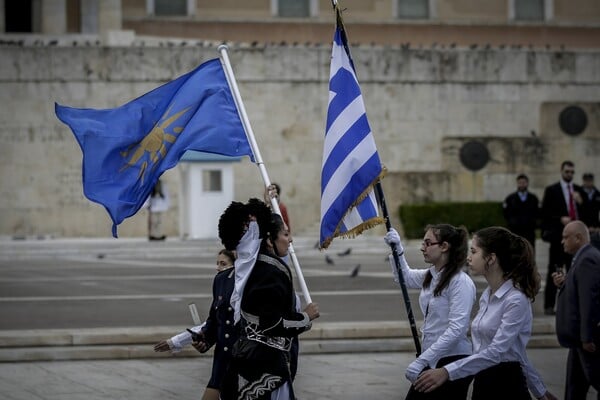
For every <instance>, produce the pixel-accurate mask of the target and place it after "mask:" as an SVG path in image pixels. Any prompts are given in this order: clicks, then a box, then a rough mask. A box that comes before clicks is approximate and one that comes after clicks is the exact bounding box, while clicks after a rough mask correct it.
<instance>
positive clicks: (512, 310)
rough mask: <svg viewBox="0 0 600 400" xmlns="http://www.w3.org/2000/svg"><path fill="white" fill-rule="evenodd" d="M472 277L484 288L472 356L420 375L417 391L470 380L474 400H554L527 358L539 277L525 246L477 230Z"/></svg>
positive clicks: (511, 237) (508, 235) (497, 232)
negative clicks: (483, 283)
mask: <svg viewBox="0 0 600 400" xmlns="http://www.w3.org/2000/svg"><path fill="white" fill-rule="evenodd" d="M467 261H468V264H469V267H470V268H471V271H472V272H473V274H474V275H483V277H484V278H485V280H486V281H487V283H488V287H487V288H486V289H485V290H484V292H483V293H482V294H481V297H480V299H479V311H478V312H477V315H476V316H475V318H474V319H473V322H472V324H471V337H472V339H473V354H472V355H470V356H469V357H466V358H463V359H461V360H458V361H454V362H452V363H450V364H447V365H445V366H443V367H441V368H436V369H432V370H428V371H425V372H423V373H422V374H421V375H420V376H419V378H418V379H417V380H416V382H415V383H414V386H415V389H416V390H418V391H420V392H424V393H430V392H432V391H435V390H437V389H438V388H439V387H440V386H441V385H444V384H445V383H446V382H448V381H455V380H457V379H461V378H464V377H467V376H474V379H473V393H472V399H473V400H504V399H512V400H525V399H531V396H530V394H529V390H531V392H532V393H533V394H534V395H535V397H536V398H538V399H544V400H555V399H556V397H555V396H554V395H553V394H552V393H550V392H548V391H547V389H546V387H545V386H544V383H543V382H542V379H541V377H540V376H539V374H538V373H537V371H536V370H535V369H534V368H533V366H532V365H531V364H530V362H529V360H528V359H527V353H526V350H525V349H526V346H527V342H528V341H529V337H530V336H531V324H532V320H533V313H532V310H531V302H532V301H533V300H534V299H535V296H536V294H537V293H538V291H539V289H540V274H539V273H538V271H537V268H536V266H535V258H534V256H533V248H532V247H531V244H529V242H528V241H527V240H526V239H525V238H523V237H521V236H518V235H515V234H514V233H512V232H510V231H509V230H508V229H506V228H502V227H497V226H493V227H489V228H484V229H481V230H479V231H478V232H477V233H475V235H474V236H473V240H472V243H471V251H470V255H469V257H468V259H467Z"/></svg>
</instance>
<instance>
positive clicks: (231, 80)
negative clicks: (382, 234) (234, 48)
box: [217, 44, 312, 304]
mask: <svg viewBox="0 0 600 400" xmlns="http://www.w3.org/2000/svg"><path fill="white" fill-rule="evenodd" d="M217 50H218V52H219V55H220V60H221V65H222V66H223V70H224V71H225V77H226V78H227V83H228V84H229V88H230V89H231V93H233V99H234V100H235V105H236V106H237V109H238V113H239V115H240V118H241V120H242V124H243V125H244V130H245V131H246V137H247V138H248V142H250V147H251V148H252V153H254V160H255V161H256V165H258V169H259V170H260V174H261V176H262V179H263V181H264V183H265V188H268V187H269V186H271V180H270V179H269V175H268V174H267V168H266V167H265V164H264V163H263V160H262V157H261V155H260V150H259V149H258V144H257V143H256V139H255V138H254V132H253V131H252V127H251V126H250V120H249V119H248V114H246V108H245V107H244V103H243V102H242V96H241V95H240V91H239V89H238V86H237V82H236V80H235V76H234V75H233V69H232V68H231V64H230V62H229V55H228V54H227V45H224V44H222V45H220V46H219V47H218V48H217ZM271 207H272V208H273V210H274V211H275V212H276V213H277V214H279V215H281V211H280V210H279V204H278V203H277V199H275V198H273V197H272V198H271ZM288 253H289V255H290V258H291V260H292V263H293V264H294V269H295V270H296V277H297V278H298V283H299V284H300V288H301V289H302V295H303V296H304V300H305V301H306V304H310V303H312V299H311V297H310V294H309V293H308V287H307V286H306V281H305V280H304V275H303V274H302V270H301V269H300V263H299V262H298V258H297V257H296V252H295V251H294V246H293V245H292V244H291V243H290V246H289V248H288Z"/></svg>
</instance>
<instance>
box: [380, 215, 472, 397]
mask: <svg viewBox="0 0 600 400" xmlns="http://www.w3.org/2000/svg"><path fill="white" fill-rule="evenodd" d="M385 241H386V242H387V243H388V244H390V243H395V244H396V246H397V249H398V251H399V253H400V266H401V268H402V274H403V276H404V279H405V282H406V286H407V287H409V288H413V289H417V288H418V289H421V293H420V295H419V305H420V307H421V311H422V312H423V316H424V321H423V326H422V328H421V333H422V341H423V353H422V354H420V355H419V356H418V358H417V359H416V360H415V361H413V362H412V363H411V364H410V365H409V366H408V368H407V369H406V378H407V379H408V380H410V381H411V382H412V383H414V381H415V380H416V379H417V377H418V376H419V374H420V373H421V372H422V371H423V370H425V369H430V368H436V367H441V366H444V365H446V364H448V363H450V362H452V361H455V360H458V359H461V358H464V357H467V356H468V355H470V354H471V348H472V346H471V342H470V341H469V339H468V338H467V331H468V329H469V321H470V318H471V309H472V308H473V303H474V302H475V297H476V295H475V293H476V292H475V285H474V284H473V281H472V280H471V278H470V277H469V276H468V275H467V274H466V273H465V272H463V271H462V267H463V266H464V265H465V260H466V258H467V249H468V233H467V231H466V229H465V228H463V227H460V228H456V227H454V226H452V225H448V224H439V225H429V226H427V227H426V228H425V236H424V237H423V243H422V244H421V252H422V253H423V259H424V261H425V262H426V263H428V264H430V265H431V267H429V268H426V269H412V268H410V267H409V266H408V264H407V263H406V259H405V258H404V251H403V248H402V242H401V240H400V236H399V235H398V232H396V230H394V229H391V230H390V231H389V232H388V233H387V234H386V236H385ZM391 260H393V259H391ZM391 265H392V271H394V275H395V276H396V282H398V276H397V270H396V268H395V264H394V263H393V262H392V263H391ZM470 383H471V377H465V378H464V379H458V380H455V381H451V382H447V383H446V384H444V385H443V386H440V387H438V388H437V390H435V391H432V392H430V393H422V392H418V391H416V390H415V388H414V386H411V388H410V389H409V392H408V394H407V396H406V399H409V400H416V399H455V400H460V399H466V398H467V393H468V390H469V384H470Z"/></svg>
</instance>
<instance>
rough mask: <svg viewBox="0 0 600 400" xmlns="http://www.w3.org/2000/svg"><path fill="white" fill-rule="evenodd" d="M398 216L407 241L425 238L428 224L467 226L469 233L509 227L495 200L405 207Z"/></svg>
mask: <svg viewBox="0 0 600 400" xmlns="http://www.w3.org/2000/svg"><path fill="white" fill-rule="evenodd" d="M399 214H400V221H401V222H402V226H403V227H404V235H405V236H406V237H407V238H408V239H419V238H422V237H423V234H424V233H425V232H424V229H425V227H426V226H427V225H429V224H439V223H446V224H451V225H454V226H459V225H464V226H465V227H466V228H467V229H468V230H469V232H470V233H472V232H475V231H477V230H479V229H481V228H485V227H487V226H506V222H505V220H504V216H503V215H502V203H500V202H495V201H494V202H492V201H488V202H453V203H427V204H403V205H401V206H400V209H399Z"/></svg>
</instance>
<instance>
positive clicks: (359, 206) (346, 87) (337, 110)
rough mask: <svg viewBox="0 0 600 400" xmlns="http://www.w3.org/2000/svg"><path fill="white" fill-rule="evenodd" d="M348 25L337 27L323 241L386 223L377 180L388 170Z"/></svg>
mask: <svg viewBox="0 0 600 400" xmlns="http://www.w3.org/2000/svg"><path fill="white" fill-rule="evenodd" d="M383 173H384V171H383V168H382V166H381V161H380V160H379V155H378V154H377V148H376V147H375V140H374V139H373V135H372V133H371V128H370V127H369V122H368V121H367V114H366V110H365V105H364V103H363V98H362V94H361V92H360V86H359V84H358V80H357V78H356V73H355V71H354V65H353V63H352V59H351V57H350V50H349V48H348V43H347V39H346V34H345V32H344V29H343V26H341V24H340V23H339V19H338V26H337V28H336V32H335V36H334V42H333V50H332V54H331V69H330V79H329V106H328V110H327V127H326V132H325V145H324V149H323V169H322V172H321V232H320V246H321V248H327V247H328V246H329V244H330V243H331V241H332V240H333V238H335V237H339V236H342V237H354V236H356V235H358V234H360V233H361V232H362V231H364V230H365V229H369V228H372V227H373V226H375V225H377V224H380V223H383V222H384V221H383V218H381V217H379V212H378V205H377V199H376V198H375V194H374V191H373V186H374V185H375V184H376V183H377V182H378V181H379V179H380V178H381V177H382V176H383Z"/></svg>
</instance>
